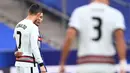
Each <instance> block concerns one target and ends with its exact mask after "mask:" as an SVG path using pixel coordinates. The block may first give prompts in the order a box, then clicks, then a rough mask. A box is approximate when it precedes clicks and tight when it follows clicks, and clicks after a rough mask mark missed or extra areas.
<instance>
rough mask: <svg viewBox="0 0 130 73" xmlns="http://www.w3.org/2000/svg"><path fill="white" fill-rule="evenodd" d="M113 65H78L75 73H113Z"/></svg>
mask: <svg viewBox="0 0 130 73" xmlns="http://www.w3.org/2000/svg"><path fill="white" fill-rule="evenodd" d="M115 72H116V69H115V65H111V64H80V65H77V73H115Z"/></svg>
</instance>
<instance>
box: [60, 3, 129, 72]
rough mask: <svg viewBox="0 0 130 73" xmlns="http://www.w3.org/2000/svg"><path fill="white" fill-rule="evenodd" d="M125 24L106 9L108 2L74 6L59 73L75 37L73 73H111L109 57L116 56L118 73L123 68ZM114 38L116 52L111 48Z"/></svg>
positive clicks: (124, 66) (118, 16)
mask: <svg viewBox="0 0 130 73" xmlns="http://www.w3.org/2000/svg"><path fill="white" fill-rule="evenodd" d="M124 30H125V23H124V17H123V14H122V13H121V12H120V11H119V10H117V9H115V8H113V7H110V6H109V0H92V3H90V4H88V5H84V6H81V7H78V8H76V9H75V10H74V12H73V13H72V16H71V18H70V22H69V28H68V30H67V34H66V38H65V42H64V45H63V48H62V49H63V51H62V57H61V62H60V64H61V66H60V73H63V72H64V65H65V62H66V59H67V56H68V53H69V50H70V46H71V44H72V41H73V40H74V38H75V37H76V35H78V36H79V42H78V43H79V44H78V46H79V47H78V50H77V51H78V52H77V56H78V59H77V73H114V72H115V63H114V58H113V56H114V55H115V54H116V50H117V53H118V56H119V60H120V61H119V62H120V73H125V69H126V64H127V63H126V44H125V41H124ZM113 38H114V39H115V44H116V50H115V47H114V46H113Z"/></svg>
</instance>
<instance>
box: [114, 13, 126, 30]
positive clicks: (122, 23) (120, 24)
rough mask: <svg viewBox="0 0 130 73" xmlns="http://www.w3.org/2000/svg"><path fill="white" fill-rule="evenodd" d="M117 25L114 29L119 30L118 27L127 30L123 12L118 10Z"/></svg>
mask: <svg viewBox="0 0 130 73" xmlns="http://www.w3.org/2000/svg"><path fill="white" fill-rule="evenodd" d="M114 20H115V21H114V22H115V27H114V30H117V29H122V30H125V28H126V27H125V19H124V16H123V14H122V13H121V12H117V13H116V16H115V19H114Z"/></svg>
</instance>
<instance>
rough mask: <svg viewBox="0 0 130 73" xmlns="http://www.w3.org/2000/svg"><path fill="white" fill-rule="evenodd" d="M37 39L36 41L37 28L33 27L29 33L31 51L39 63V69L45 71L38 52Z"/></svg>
mask: <svg viewBox="0 0 130 73" xmlns="http://www.w3.org/2000/svg"><path fill="white" fill-rule="evenodd" d="M37 41H38V29H33V30H31V35H30V43H31V49H32V53H33V54H34V57H35V60H36V62H37V63H38V64H39V66H40V69H41V71H42V72H45V71H46V69H45V67H44V64H43V60H42V57H41V54H40V50H39V47H38V43H37Z"/></svg>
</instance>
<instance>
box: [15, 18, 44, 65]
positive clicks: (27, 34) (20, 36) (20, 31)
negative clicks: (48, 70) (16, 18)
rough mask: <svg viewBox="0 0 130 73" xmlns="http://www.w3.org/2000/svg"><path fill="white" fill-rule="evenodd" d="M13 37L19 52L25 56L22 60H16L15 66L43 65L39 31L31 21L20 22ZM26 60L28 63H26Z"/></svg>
mask: <svg viewBox="0 0 130 73" xmlns="http://www.w3.org/2000/svg"><path fill="white" fill-rule="evenodd" d="M13 36H14V38H15V40H16V44H17V48H18V51H20V52H23V56H24V58H21V60H19V61H18V60H16V63H15V66H24V67H25V66H27V67H34V66H35V64H36V63H34V62H37V63H43V60H42V58H41V55H40V51H39V45H40V43H39V42H38V37H39V29H38V27H37V26H36V25H35V24H33V22H32V21H31V20H27V19H24V20H22V21H21V22H19V23H18V24H17V25H16V27H15V30H14V35H13ZM32 58H34V60H33V59H32ZM24 59H26V60H28V61H24Z"/></svg>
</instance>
